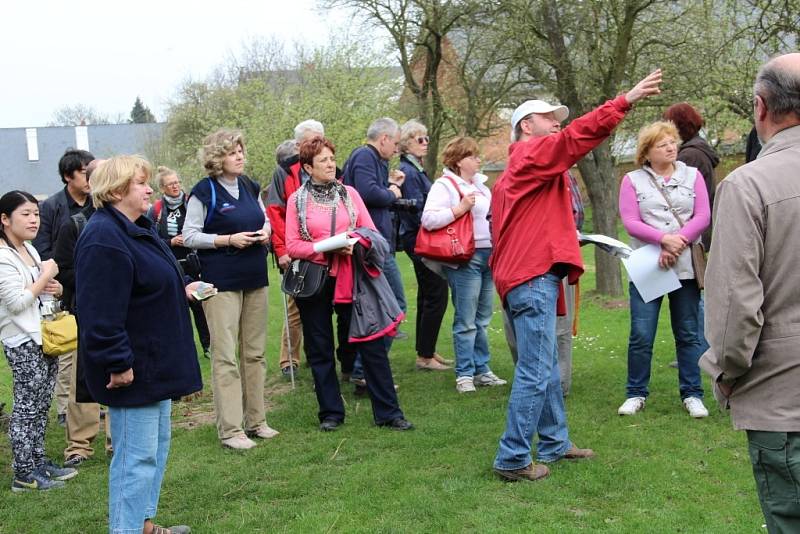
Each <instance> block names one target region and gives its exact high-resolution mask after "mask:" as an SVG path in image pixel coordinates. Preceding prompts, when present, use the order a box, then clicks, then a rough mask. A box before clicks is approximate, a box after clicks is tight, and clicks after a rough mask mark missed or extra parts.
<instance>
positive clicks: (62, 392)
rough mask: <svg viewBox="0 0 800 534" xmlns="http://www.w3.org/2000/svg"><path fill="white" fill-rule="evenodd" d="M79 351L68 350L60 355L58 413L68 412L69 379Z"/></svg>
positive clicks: (57, 394)
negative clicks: (74, 357)
mask: <svg viewBox="0 0 800 534" xmlns="http://www.w3.org/2000/svg"><path fill="white" fill-rule="evenodd" d="M76 352H77V351H74V350H73V351H72V352H68V353H66V354H62V355H61V356H59V357H58V375H56V394H55V398H56V410H57V413H58V415H63V414H66V413H67V404H69V392H70V389H69V381H70V374H71V373H72V368H73V366H72V358H73V356H74V355H75V354H76Z"/></svg>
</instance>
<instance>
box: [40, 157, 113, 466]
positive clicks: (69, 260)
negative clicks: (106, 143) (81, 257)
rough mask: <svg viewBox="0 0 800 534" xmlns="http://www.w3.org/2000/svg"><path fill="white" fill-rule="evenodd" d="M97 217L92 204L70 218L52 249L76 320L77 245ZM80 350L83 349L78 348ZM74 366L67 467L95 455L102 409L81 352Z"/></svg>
mask: <svg viewBox="0 0 800 534" xmlns="http://www.w3.org/2000/svg"><path fill="white" fill-rule="evenodd" d="M103 161H105V160H100V159H96V160H93V161H91V162H90V163H89V164H88V165H87V166H86V178H87V180H88V179H89V178H91V176H92V172H93V171H94V170H95V169H97V167H98V165H100V163H102V162H103ZM93 214H94V205H92V202H91V200H89V201H88V202H86V205H85V206H84V207H83V209H82V210H81V211H79V212H78V213H77V214H75V215H73V216H71V217H69V218H68V219H67V220H66V222H64V224H63V225H62V226H61V228H59V230H58V237H57V239H56V242H55V246H54V247H53V259H54V260H56V264H57V265H58V276H57V280H58V281H59V282H61V285H62V286H63V287H64V294H63V295H62V300H63V303H64V307H65V308H66V309H67V310H69V311H70V313H72V314H74V315H75V316H76V318H77V310H76V309H75V244H76V243H77V242H78V236H80V233H81V231H82V230H83V227H84V226H86V223H87V222H88V221H89V218H90V217H91V216H92V215H93ZM79 349H80V348H79ZM70 354H71V355H72V362H71V365H70V373H69V390H68V391H69V401H68V403H67V419H66V430H67V432H66V434H67V435H66V437H67V448H66V449H64V459H65V462H64V465H67V466H69V467H78V466H79V465H80V464H81V463H83V462H84V461H85V460H87V459H88V458H90V457H91V456H92V455H93V454H94V449H93V448H92V442H93V441H94V439H95V438H96V437H97V434H98V432H99V431H100V405H99V404H97V403H96V402H94V401H93V399H92V398H91V395H90V394H89V391H88V389H87V388H86V384H85V378H84V376H83V373H82V372H81V369H79V367H80V365H79V364H78V351H74V352H72V353H70ZM110 428H111V427H110V424H109V420H108V417H106V424H105V432H106V452H107V453H111V451H112V449H111V432H110Z"/></svg>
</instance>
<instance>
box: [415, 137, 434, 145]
mask: <svg viewBox="0 0 800 534" xmlns="http://www.w3.org/2000/svg"><path fill="white" fill-rule="evenodd" d="M430 141H431V138H430V137H428V136H427V135H423V136H420V137H417V143H419V144H421V145H427V144H428V143H430Z"/></svg>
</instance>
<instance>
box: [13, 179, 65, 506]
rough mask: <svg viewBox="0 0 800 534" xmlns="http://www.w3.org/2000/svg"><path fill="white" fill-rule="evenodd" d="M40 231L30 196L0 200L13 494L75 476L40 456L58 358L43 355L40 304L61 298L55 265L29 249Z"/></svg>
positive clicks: (20, 193)
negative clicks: (11, 396)
mask: <svg viewBox="0 0 800 534" xmlns="http://www.w3.org/2000/svg"><path fill="white" fill-rule="evenodd" d="M38 231H39V203H38V202H37V201H36V198H34V197H33V195H31V194H30V193H26V192H24V191H10V192H8V193H6V194H5V195H3V196H2V198H0V341H2V343H3V352H4V353H5V355H6V360H8V366H9V367H10V368H11V375H12V379H13V388H14V404H13V407H12V409H11V421H10V424H9V428H8V437H9V440H10V441H11V452H12V456H13V460H12V465H11V467H12V469H13V471H14V480H13V482H12V483H11V491H14V492H19V491H30V490H48V489H52V488H58V487H61V486H63V485H64V482H63V481H64V480H68V479H70V478H72V477H74V476H75V475H77V474H78V472H77V471H76V470H75V469H73V468H60V467H58V466H56V465H55V464H53V462H51V461H50V460H48V459H47V458H46V457H45V454H44V452H45V451H44V435H45V429H46V428H47V411H48V409H49V408H50V402H51V400H52V398H53V390H54V388H55V383H56V373H57V372H58V358H51V357H48V356H45V355H44V353H43V352H42V331H41V321H42V313H41V311H40V303H41V302H43V301H45V298H48V299H49V300H51V301H52V299H53V298H59V297H60V296H61V293H62V287H61V284H60V283H58V282H57V281H56V280H55V276H56V275H57V274H58V266H57V265H56V262H55V261H53V260H52V259H50V260H46V261H41V260H40V259H39V254H38V253H37V252H36V249H35V248H33V246H32V245H31V244H30V243H29V241H31V240H33V239H34V238H35V237H36V233H37V232H38Z"/></svg>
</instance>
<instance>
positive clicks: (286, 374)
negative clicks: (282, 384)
mask: <svg viewBox="0 0 800 534" xmlns="http://www.w3.org/2000/svg"><path fill="white" fill-rule="evenodd" d="M292 369H294V377H295V378H297V366H296V365H287V366H286V367H284V368H283V369H281V375H283V378H285V379H286V380H291V379H292Z"/></svg>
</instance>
